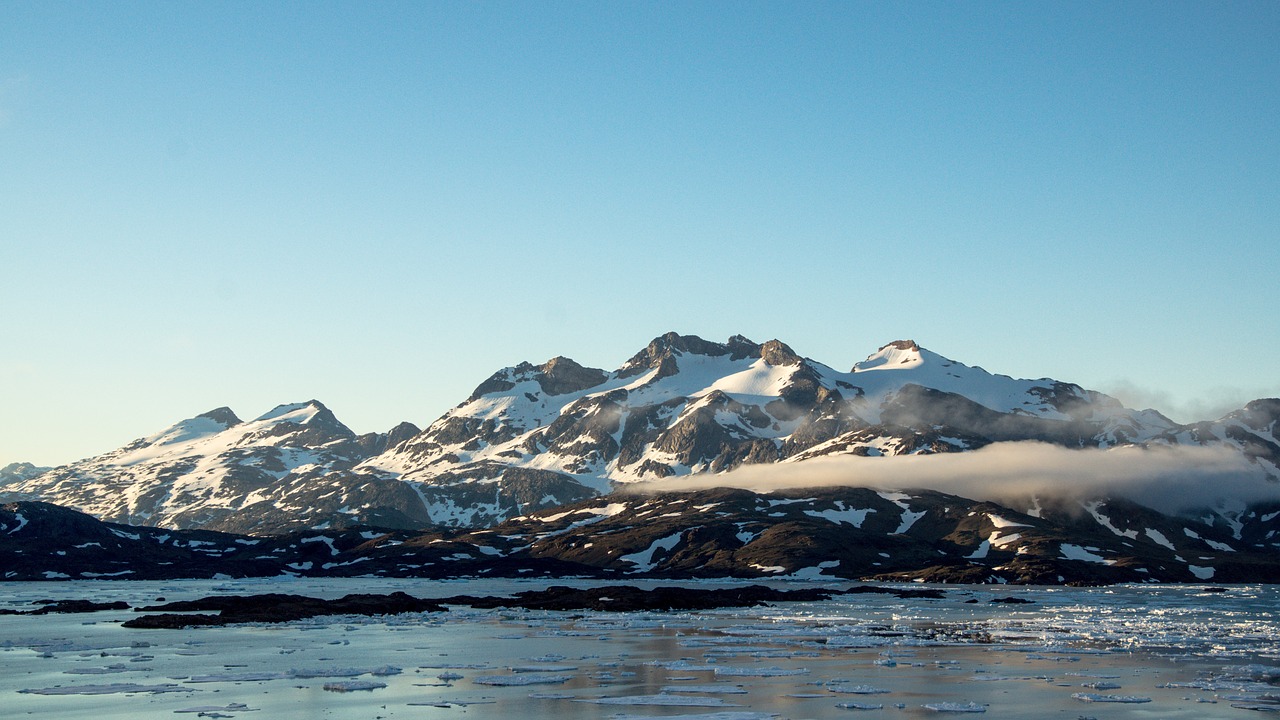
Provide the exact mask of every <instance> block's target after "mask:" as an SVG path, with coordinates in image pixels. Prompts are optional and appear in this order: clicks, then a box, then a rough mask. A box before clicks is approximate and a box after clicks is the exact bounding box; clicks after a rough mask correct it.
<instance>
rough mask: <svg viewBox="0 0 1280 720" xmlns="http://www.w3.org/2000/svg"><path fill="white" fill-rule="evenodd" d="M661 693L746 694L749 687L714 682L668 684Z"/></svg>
mask: <svg viewBox="0 0 1280 720" xmlns="http://www.w3.org/2000/svg"><path fill="white" fill-rule="evenodd" d="M658 692H661V693H708V694H712V695H716V694H719V695H746V694H747V689H746V688H744V687H742V686H741V685H729V684H726V683H713V684H710V685H667V686H665V687H663V688H662V689H661V690H659V691H658Z"/></svg>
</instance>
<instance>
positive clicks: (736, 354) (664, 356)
mask: <svg viewBox="0 0 1280 720" xmlns="http://www.w3.org/2000/svg"><path fill="white" fill-rule="evenodd" d="M686 353H691V354H694V355H705V356H708V357H721V356H724V355H728V356H729V358H730V359H731V360H740V359H742V358H746V357H759V355H760V346H759V345H757V344H756V343H753V342H751V341H750V340H748V339H747V338H745V337H743V336H741V335H734V336H733V337H731V338H729V341H728V342H726V343H724V344H723V345H722V344H720V343H718V342H712V341H710V340H703V339H702V338H700V337H698V336H697V335H680V334H678V333H675V332H669V333H665V334H663V335H659V336H658V337H656V338H654V339H653V341H652V342H650V343H649V344H648V345H647V346H645V349H643V350H641V351H640V352H638V353H636V354H635V355H633V356H631V359H630V360H628V361H627V362H626V363H625V364H624V365H623V366H622V367H621V368H619V370H618V375H619V377H630V376H632V375H638V374H640V373H642V372H644V371H645V370H650V369H653V368H659V369H660V370H661V369H662V368H663V367H664V363H665V364H666V365H667V366H668V367H669V366H670V362H669V361H670V359H671V357H672V356H673V355H675V354H680V355H683V354H686ZM660 374H661V373H660Z"/></svg>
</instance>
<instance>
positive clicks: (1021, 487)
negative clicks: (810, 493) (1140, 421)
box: [637, 442, 1280, 513]
mask: <svg viewBox="0 0 1280 720" xmlns="http://www.w3.org/2000/svg"><path fill="white" fill-rule="evenodd" d="M829 486H839V487H870V488H877V489H885V490H913V489H931V490H937V491H940V492H944V493H949V494H953V495H959V496H962V497H966V498H970V499H974V500H991V501H996V502H1000V501H1003V500H1008V499H1015V498H1025V497H1028V496H1031V495H1038V496H1041V497H1064V498H1067V499H1071V498H1088V497H1097V496H1103V495H1115V496H1120V497H1126V498H1129V499H1131V500H1133V501H1135V502H1138V503H1140V504H1142V505H1146V506H1147V507H1151V508H1154V509H1156V510H1159V511H1161V512H1166V513H1170V512H1177V511H1180V510H1184V509H1188V508H1193V507H1206V506H1212V505H1215V504H1217V503H1218V502H1220V501H1222V500H1228V499H1234V500H1243V501H1246V502H1252V501H1259V500H1266V499H1280V484H1277V483H1275V482H1272V481H1269V480H1268V479H1267V478H1266V476H1265V475H1264V474H1263V473H1262V471H1261V470H1260V469H1259V468H1258V467H1257V466H1255V465H1253V464H1251V463H1250V462H1249V461H1248V460H1247V459H1246V458H1245V457H1244V456H1243V455H1242V454H1241V453H1240V452H1238V451H1237V450H1235V449H1233V448H1230V447H1226V446H1221V445H1216V446H1205V447H1200V446H1195V447H1163V446H1161V447H1153V448H1150V449H1144V448H1139V447H1121V448H1113V449H1109V450H1099V449H1080V450H1073V449H1068V448H1064V447H1060V446H1057V445H1050V444H1047V443H1040V442H1010V443H995V444H993V445H989V446H987V447H984V448H981V449H979V450H974V451H970V452H962V453H944V454H937V455H904V456H896V457H878V458H876V457H870V458H869V457H855V456H847V455H846V456H837V457H823V458H815V459H813V460H806V461H803V462H795V463H774V464H769V465H747V466H743V467H740V468H738V469H736V470H733V471H731V472H728V473H723V474H720V475H701V476H693V477H689V476H685V477H672V478H665V479H663V480H657V481H653V482H648V483H643V484H641V485H640V486H638V487H637V489H639V490H641V491H651V492H661V491H665V490H687V489H690V490H691V489H702V488H711V487H735V488H742V489H745V490H752V491H756V492H770V491H775V490H782V489H788V488H810V487H829Z"/></svg>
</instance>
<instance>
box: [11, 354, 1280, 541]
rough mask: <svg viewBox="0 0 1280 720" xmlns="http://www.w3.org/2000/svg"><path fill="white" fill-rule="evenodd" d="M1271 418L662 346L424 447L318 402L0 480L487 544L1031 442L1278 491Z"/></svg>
mask: <svg viewBox="0 0 1280 720" xmlns="http://www.w3.org/2000/svg"><path fill="white" fill-rule="evenodd" d="M1278 420H1280V400H1259V401H1255V402H1253V403H1250V404H1249V405H1248V406H1247V407H1245V408H1244V409H1242V410H1240V411H1238V412H1236V413H1232V414H1231V415H1228V416H1227V417H1225V418H1223V419H1221V420H1219V421H1216V422H1204V423H1197V424H1193V425H1185V426H1184V425H1178V424H1176V423H1174V422H1172V421H1171V420H1169V419H1168V418H1166V417H1164V416H1162V415H1160V414H1159V413H1158V412H1155V411H1152V410H1133V409H1130V408H1126V407H1124V406H1123V405H1122V404H1121V403H1119V402H1118V401H1116V400H1115V399H1113V398H1110V397H1108V396H1106V395H1103V394H1100V393H1096V392H1093V391H1089V390H1085V389H1083V388H1081V387H1079V386H1077V385H1072V384H1069V383H1064V382H1059V381H1055V380H1051V379H1040V380H1022V379H1014V378H1010V377H1007V376H1003V375H995V374H992V373H989V372H987V371H985V370H983V369H981V368H978V367H970V366H967V365H964V364H962V363H959V362H956V361H953V360H949V359H947V358H945V357H943V356H941V355H938V354H936V353H933V352H931V351H929V350H926V349H924V348H921V347H920V346H919V345H917V344H916V343H914V342H911V341H898V342H893V343H890V344H888V345H885V346H883V347H882V348H880V349H879V350H878V351H876V352H875V353H873V354H872V355H871V356H870V357H868V358H867V359H865V360H863V361H861V362H858V363H856V364H854V365H853V366H852V368H851V369H850V370H849V371H848V372H844V371H840V370H836V369H834V368H832V367H829V366H827V365H824V364H822V363H819V362H816V361H814V360H811V359H809V358H805V357H802V356H800V355H798V354H797V353H795V352H794V351H792V350H791V348H789V347H788V346H787V345H785V344H784V343H782V342H780V341H777V340H772V341H769V342H766V343H763V344H757V343H754V342H752V341H750V340H748V339H746V338H744V337H741V336H735V337H732V338H730V339H729V340H728V341H727V342H726V343H723V344H722V343H716V342H710V341H707V340H703V339H701V338H698V337H694V336H681V335H676V334H675V333H668V334H666V335H663V336H661V337H659V338H656V339H654V340H653V341H652V342H650V343H649V344H648V346H646V347H645V348H644V349H643V350H641V351H640V352H638V353H636V354H635V355H634V356H633V357H632V358H631V359H630V360H628V361H627V362H625V363H624V364H623V365H622V366H621V367H619V368H618V369H616V370H613V371H605V370H602V369H595V368H588V367H583V366H582V365H579V364H578V363H576V362H574V361H572V360H570V359H568V358H564V357H557V358H554V359H552V360H550V361H547V362H546V363H544V364H542V365H532V364H530V363H521V364H519V365H516V366H513V367H508V368H504V369H502V370H500V371H498V372H496V373H494V374H493V375H492V376H491V377H489V378H488V379H487V380H485V381H484V382H483V383H481V384H480V386H479V387H477V388H476V390H475V391H474V392H473V393H472V395H471V396H470V397H469V398H468V399H467V400H466V401H465V402H463V403H462V404H460V405H458V406H457V407H456V408H454V409H453V410H450V411H449V412H448V413H446V414H445V415H444V416H443V417H441V418H440V419H438V420H436V421H435V422H434V423H432V424H431V425H430V426H429V427H427V428H426V429H425V430H422V431H419V430H418V429H417V428H415V427H413V426H412V425H409V424H407V423H405V424H402V425H399V426H397V427H396V428H394V429H393V430H391V431H390V432H388V433H385V434H371V435H364V436H356V435H355V434H354V433H353V432H351V430H349V429H348V428H346V427H345V426H343V425H342V424H341V423H339V422H338V421H337V419H336V418H334V417H333V414H332V413H330V412H329V411H328V410H327V409H325V408H324V406H323V405H320V404H319V403H316V402H314V401H313V402H310V403H304V404H300V405H286V406H281V407H279V408H276V409H275V410H273V411H271V412H269V413H267V414H265V415H263V416H262V417H259V418H257V419H255V420H253V421H250V422H240V421H239V420H238V419H237V418H236V417H235V416H234V414H232V413H231V411H230V410H227V409H226V408H221V409H219V410H215V411H212V412H210V413H205V414H204V415H201V416H197V417H195V418H192V419H190V420H186V421H183V422H181V423H178V424H177V425H175V426H173V427H171V428H168V429H166V430H164V431H162V432H160V433H157V434H155V435H153V436H150V437H147V438H143V439H141V440H138V441H136V442H134V443H132V444H130V445H129V446H126V447H124V448H121V449H120V450H117V451H114V452H112V453H108V454H106V455H102V456H99V457H96V458H90V459H87V460H83V461H80V462H77V463H72V464H71V465H67V466H63V467H60V468H55V469H53V470H51V471H48V472H45V473H43V474H40V475H37V476H35V477H29V478H25V479H20V480H17V481H10V482H9V483H7V485H6V486H5V488H4V490H5V491H6V492H5V493H4V495H5V496H7V497H9V498H10V499H26V500H30V499H38V500H44V501H48V502H53V503H58V504H61V505H65V506H69V507H73V508H77V509H81V510H84V511H86V512H89V513H91V514H93V515H95V516H97V517H100V518H103V519H107V520H112V521H117V522H128V523H134V524H148V525H160V526H166V527H207V528H214V529H224V530H230V531H237V532H253V533H265V532H274V531H277V530H280V529H284V528H289V527H338V526H350V525H356V524H368V525H378V526H382V527H394V528H424V527H429V526H453V527H486V526H489V525H493V524H495V523H498V522H501V521H502V520H504V519H507V518H511V517H515V516H520V515H528V514H529V513H532V512H536V511H538V510H543V509H547V508H552V507H556V506H559V505H564V504H566V503H572V502H575V501H579V500H584V499H588V498H591V497H594V496H596V495H598V494H602V493H605V492H608V491H610V490H611V489H614V488H618V487H625V486H628V485H630V484H633V483H637V482H642V481H650V480H655V479H663V478H665V482H666V483H667V485H666V487H667V488H669V489H673V490H674V489H678V488H679V483H680V482H681V481H682V479H683V478H701V477H705V476H707V475H709V474H716V473H722V472H725V471H729V470H733V469H735V468H739V467H741V466H744V465H766V464H778V463H783V464H787V463H800V462H802V461H805V460H809V459H813V458H818V457H823V456H838V455H859V456H895V455H912V454H937V453H960V452H966V451H971V450H976V449H979V448H982V447H984V446H988V445H991V444H993V443H1001V442H1007V441H1022V440H1036V441H1041V442H1045V443H1052V444H1054V445H1057V446H1063V447H1070V448H1113V447H1117V446H1122V445H1128V444H1135V443H1137V444H1148V445H1176V446H1200V445H1221V446H1225V447H1228V448H1232V449H1233V450H1234V451H1235V452H1238V453H1240V455H1241V456H1242V457H1246V458H1248V459H1249V462H1251V463H1252V465H1253V466H1254V467H1256V468H1257V469H1258V470H1259V471H1260V472H1261V474H1265V475H1267V476H1269V477H1270V478H1272V479H1280V470H1278V469H1277V463H1280V444H1278V443H1277V433H1278V432H1280V431H1278V430H1277V421H1278Z"/></svg>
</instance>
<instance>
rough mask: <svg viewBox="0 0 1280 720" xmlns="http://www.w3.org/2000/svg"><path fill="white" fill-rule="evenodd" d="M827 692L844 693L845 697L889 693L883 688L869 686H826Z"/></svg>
mask: <svg viewBox="0 0 1280 720" xmlns="http://www.w3.org/2000/svg"><path fill="white" fill-rule="evenodd" d="M827 690H830V691H831V692H833V693H844V694H846V695H880V694H882V693H887V692H889V691H888V690H886V689H884V688H878V687H873V686H871V685H828V686H827Z"/></svg>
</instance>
